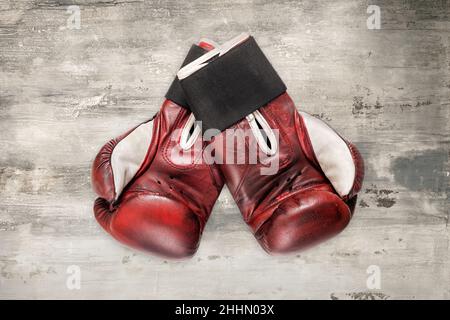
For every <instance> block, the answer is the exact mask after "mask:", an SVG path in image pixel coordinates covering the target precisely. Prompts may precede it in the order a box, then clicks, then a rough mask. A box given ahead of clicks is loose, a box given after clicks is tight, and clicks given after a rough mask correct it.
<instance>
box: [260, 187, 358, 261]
mask: <svg viewBox="0 0 450 320" xmlns="http://www.w3.org/2000/svg"><path fill="white" fill-rule="evenodd" d="M350 218H351V214H350V209H349V207H348V206H347V205H346V204H345V203H344V202H343V201H342V200H341V199H340V198H339V197H338V196H337V195H335V194H334V193H331V192H327V191H317V190H310V191H305V192H301V193H298V194H296V195H295V196H292V197H290V198H288V199H286V200H285V201H284V202H283V203H280V205H279V206H278V208H277V209H276V210H275V211H274V213H273V214H272V216H271V217H270V218H269V219H268V220H267V221H266V222H265V223H264V224H263V225H262V226H261V228H260V229H259V230H258V231H257V233H256V237H257V239H258V241H259V242H260V244H261V245H262V247H263V248H264V249H265V250H266V251H267V252H269V253H271V254H277V253H289V252H293V251H298V250H303V249H307V248H309V247H311V246H313V245H317V244H319V243H321V242H323V241H325V240H327V239H329V238H331V237H333V236H335V235H337V234H338V233H339V232H341V231H342V230H343V229H344V228H345V227H346V226H347V224H348V223H349V221H350Z"/></svg>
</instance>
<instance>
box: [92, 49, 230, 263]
mask: <svg viewBox="0 0 450 320" xmlns="http://www.w3.org/2000/svg"><path fill="white" fill-rule="evenodd" d="M205 49H211V46H210V45H209V44H208V43H206V42H201V43H200V44H199V46H193V47H192V48H191V50H190V52H189V54H188V56H187V58H186V61H185V63H187V62H188V61H191V60H193V59H194V58H196V57H198V56H200V55H201V54H202V53H204V52H205ZM185 63H184V64H185ZM181 105H184V106H186V102H185V101H184V96H183V93H182V91H181V88H180V86H179V83H178V80H174V82H173V83H172V85H171V87H170V89H169V92H168V93H167V95H166V100H165V101H164V103H163V104H162V107H161V109H160V111H159V112H158V113H157V114H156V115H155V116H154V117H153V118H152V119H150V120H148V121H146V122H144V123H142V124H140V125H138V126H137V127H135V128H133V129H131V130H130V131H128V132H126V133H125V134H123V135H121V136H119V137H118V138H115V139H113V140H111V141H109V142H108V143H107V144H105V145H104V146H103V147H102V148H101V149H100V151H99V153H98V154H97V156H96V158H95V160H94V163H93V166H92V185H93V189H94V190H95V192H96V193H97V194H98V195H99V196H100V197H99V198H98V199H97V200H96V201H95V204H94V214H95V217H96V219H97V221H98V223H99V224H100V225H101V226H102V227H103V228H104V229H105V230H106V231H107V232H108V233H110V234H111V235H112V236H113V237H114V238H115V239H117V240H119V241H120V242H122V243H124V244H125V245H128V246H130V247H133V248H136V249H140V250H144V251H146V252H150V253H154V254H158V255H161V256H163V257H168V258H184V257H189V256H192V255H193V254H194V253H195V252H196V250H197V247H198V244H199V240H200V237H201V234H202V231H203V228H204V226H205V224H206V222H207V220H208V217H209V215H210V213H211V210H212V208H213V205H214V203H215V201H216V199H217V197H218V195H219V193H220V191H221V189H222V186H223V180H222V177H221V175H220V173H219V172H218V170H217V168H216V167H214V166H209V165H206V164H204V163H203V162H202V161H200V160H201V155H202V150H203V143H202V141H201V135H200V134H199V133H200V131H199V128H198V127H197V126H196V125H195V119H194V116H193V114H192V113H191V112H190V111H189V110H188V109H185V108H183V107H181Z"/></svg>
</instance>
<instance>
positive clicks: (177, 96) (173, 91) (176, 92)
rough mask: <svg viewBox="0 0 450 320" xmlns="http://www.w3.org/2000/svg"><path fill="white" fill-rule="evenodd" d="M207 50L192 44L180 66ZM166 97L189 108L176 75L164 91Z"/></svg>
mask: <svg viewBox="0 0 450 320" xmlns="http://www.w3.org/2000/svg"><path fill="white" fill-rule="evenodd" d="M206 52H207V50H205V49H203V48H202V47H200V46H197V45H192V47H191V49H189V52H188V54H187V56H186V58H185V59H184V61H183V63H182V64H181V67H184V66H185V65H187V64H188V63H190V62H192V61H194V60H195V59H197V58H199V57H201V56H202V55H203V54H205V53H206ZM166 99H168V100H171V101H173V102H175V103H176V104H177V105H179V106H180V107H184V108H186V109H188V110H189V106H188V102H187V101H186V98H185V96H184V92H183V89H182V88H181V86H180V81H179V80H178V77H175V79H173V81H172V84H171V85H170V87H169V90H168V91H167V93H166Z"/></svg>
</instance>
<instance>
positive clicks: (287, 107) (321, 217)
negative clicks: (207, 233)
mask: <svg viewBox="0 0 450 320" xmlns="http://www.w3.org/2000/svg"><path fill="white" fill-rule="evenodd" d="M178 77H179V79H180V83H181V86H182V88H183V90H184V92H185V95H186V99H187V101H188V102H189V105H190V106H191V109H192V111H193V113H194V114H195V116H196V118H197V120H201V121H202V125H203V131H205V135H210V136H214V137H213V139H212V143H211V145H209V146H208V147H211V155H212V156H211V157H212V159H213V161H214V162H217V163H219V164H218V166H219V168H220V171H221V173H222V174H223V176H224V178H225V182H226V185H227V187H228V188H229V190H230V192H231V194H232V196H233V197H234V200H235V201H236V204H237V205H238V207H239V209H240V211H241V213H242V215H243V218H244V220H245V222H246V223H247V224H248V225H249V226H250V228H251V230H252V231H253V233H254V234H255V236H256V238H257V240H258V241H259V243H260V244H261V245H262V247H263V248H264V249H265V250H266V251H267V252H269V253H287V252H293V251H297V250H301V249H305V248H307V247H310V246H312V245H315V244H318V243H320V242H323V241H325V240H326V239H328V238H330V237H332V236H334V235H336V234H338V233H339V232H340V231H342V230H343V229H344V228H345V227H346V225H347V224H348V223H349V221H350V218H351V217H352V213H353V210H354V208H355V203H356V197H357V193H358V192H359V191H360V189H361V184H362V181H363V177H364V163H363V159H362V157H361V155H360V153H359V152H358V150H357V148H356V147H355V146H354V145H353V144H351V143H349V142H348V141H347V140H345V139H344V138H342V137H341V136H340V135H339V134H338V133H336V131H334V130H333V129H332V128H331V127H329V126H328V125H327V124H325V123H324V122H323V121H321V120H320V119H317V118H315V117H313V116H311V115H309V114H307V113H305V112H300V113H299V112H297V109H296V107H295V105H294V103H293V101H292V100H291V98H290V97H289V95H288V94H287V93H286V87H285V85H284V83H283V82H282V81H281V79H280V78H279V76H278V74H277V73H276V72H275V70H274V69H273V67H272V66H271V64H270V63H269V62H268V60H267V59H266V57H265V56H264V54H263V53H262V51H261V50H260V49H259V47H258V45H257V44H256V42H255V40H254V39H253V38H252V37H249V36H247V35H241V36H239V37H237V38H235V39H233V40H231V41H229V42H228V43H226V44H224V45H223V46H221V47H219V48H216V49H214V50H212V51H210V52H208V53H206V54H205V55H204V56H202V57H200V58H199V59H197V60H195V61H194V62H192V63H190V64H188V65H187V66H186V67H184V68H182V69H181V70H180V71H179V73H178ZM225 129H226V130H225ZM211 131H213V132H212V133H211ZM218 132H220V133H218ZM255 150H256V155H255ZM212 151H213V152H212ZM252 159H253V160H252ZM255 159H256V161H255Z"/></svg>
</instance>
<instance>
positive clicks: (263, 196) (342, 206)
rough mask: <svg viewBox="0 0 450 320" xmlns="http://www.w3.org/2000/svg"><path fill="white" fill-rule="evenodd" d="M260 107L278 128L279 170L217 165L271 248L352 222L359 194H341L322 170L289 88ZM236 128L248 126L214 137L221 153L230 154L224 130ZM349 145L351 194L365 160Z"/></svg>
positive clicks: (324, 235) (308, 240) (315, 238)
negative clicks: (271, 172) (352, 169)
mask: <svg viewBox="0 0 450 320" xmlns="http://www.w3.org/2000/svg"><path fill="white" fill-rule="evenodd" d="M259 111H260V112H261V114H262V115H263V116H264V117H265V119H266V120H267V122H268V123H269V125H270V127H271V128H273V129H278V130H279V141H280V142H279V149H278V152H279V154H278V156H279V170H278V172H277V173H276V174H275V175H261V173H260V172H261V171H260V169H261V167H262V166H263V164H262V163H258V164H221V165H219V167H220V170H221V172H222V174H223V175H224V177H225V181H226V184H227V186H228V188H229V189H230V191H231V193H232V195H233V197H234V199H235V201H236V203H237V205H238V206H239V209H240V211H241V213H242V215H243V218H244V220H245V221H246V222H247V224H248V225H249V226H250V227H251V229H252V230H253V232H254V233H255V236H256V238H257V239H258V241H259V242H260V244H261V245H262V247H263V248H264V249H265V250H266V251H268V252H270V253H285V252H291V251H296V250H300V249H304V248H307V247H310V246H311V245H314V244H318V243H320V242H322V241H325V240H326V239H329V238H330V237H332V236H334V235H336V234H338V233H339V232H340V231H342V230H343V229H344V228H345V226H346V225H347V224H348V222H349V221H350V218H351V215H352V213H351V212H352V210H354V203H355V200H356V198H351V199H341V198H340V197H339V196H338V195H337V193H336V192H335V190H334V189H333V187H332V185H331V183H330V182H329V181H328V179H327V178H326V176H325V175H324V174H323V172H322V170H321V168H320V165H319V164H318V163H317V160H316V159H315V156H314V151H313V150H312V148H311V143H310V141H309V138H308V134H307V132H306V131H305V130H306V129H305V127H304V126H303V125H302V118H301V115H300V114H299V113H298V112H297V110H296V108H295V106H294V103H293V102H292V100H291V98H290V97H289V95H288V94H287V93H284V94H282V95H281V96H279V97H277V98H276V99H274V100H273V101H272V102H270V103H269V104H268V105H266V106H264V107H262V108H260V109H259ZM235 129H243V130H249V124H248V122H247V120H246V119H243V120H241V121H240V122H238V123H237V124H236V125H234V126H233V127H231V128H229V129H228V131H224V132H222V133H221V134H220V135H218V136H217V137H216V138H215V142H214V143H216V144H217V146H220V145H223V148H218V149H217V150H218V152H222V153H223V154H224V155H225V154H226V152H227V146H226V135H227V134H233V133H232V132H231V133H230V131H229V130H235ZM252 139H253V140H254V138H253V136H250V138H249V140H248V141H247V143H246V148H247V150H248V147H249V145H251V144H252V143H256V142H255V141H252ZM351 149H352V152H354V159H355V165H356V167H357V172H358V177H357V178H356V179H355V183H354V188H353V191H352V192H351V196H353V195H354V194H355V193H357V192H358V191H359V190H360V188H361V183H362V179H363V170H364V165H363V162H362V158H360V155H359V153H357V151H356V148H355V147H354V146H352V147H351ZM236 152H242V150H237V151H235V155H234V156H235V157H236V156H237V154H236ZM336 160H337V161H339V160H338V159H336ZM274 161H276V159H275V158H274ZM358 161H360V162H358ZM346 200H349V205H350V207H349V205H347V204H346V202H345V201H346Z"/></svg>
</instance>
